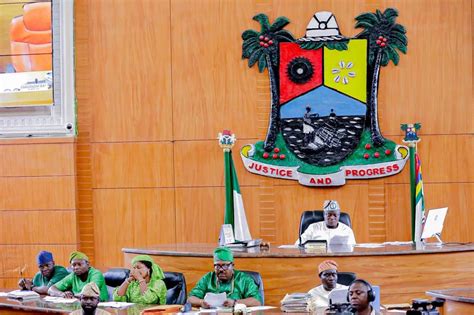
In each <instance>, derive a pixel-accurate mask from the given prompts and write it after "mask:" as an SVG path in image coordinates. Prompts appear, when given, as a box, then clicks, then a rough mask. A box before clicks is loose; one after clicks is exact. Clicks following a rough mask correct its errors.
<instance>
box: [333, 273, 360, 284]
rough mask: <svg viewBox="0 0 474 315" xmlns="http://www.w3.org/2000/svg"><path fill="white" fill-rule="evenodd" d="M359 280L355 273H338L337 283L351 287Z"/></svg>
mask: <svg viewBox="0 0 474 315" xmlns="http://www.w3.org/2000/svg"><path fill="white" fill-rule="evenodd" d="M355 279H357V277H356V274H355V273H354V272H338V273H337V283H339V284H342V285H347V286H348V285H349V284H351V283H352V281H354V280H355Z"/></svg>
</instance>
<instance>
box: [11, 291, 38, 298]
mask: <svg viewBox="0 0 474 315" xmlns="http://www.w3.org/2000/svg"><path fill="white" fill-rule="evenodd" d="M7 297H8V298H11V299H19V300H23V301H26V300H35V299H39V298H40V295H39V294H38V293H36V292H34V291H26V290H15V291H11V292H8V294H7Z"/></svg>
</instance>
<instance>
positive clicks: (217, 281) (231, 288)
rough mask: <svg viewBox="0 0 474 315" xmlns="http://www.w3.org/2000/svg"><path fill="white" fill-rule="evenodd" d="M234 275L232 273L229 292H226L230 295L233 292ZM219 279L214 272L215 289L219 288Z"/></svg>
mask: <svg viewBox="0 0 474 315" xmlns="http://www.w3.org/2000/svg"><path fill="white" fill-rule="evenodd" d="M234 280H235V279H234V275H232V280H231V282H230V292H229V293H228V295H231V294H232V293H234ZM219 283H220V281H219V279H218V278H217V273H216V288H217V290H219Z"/></svg>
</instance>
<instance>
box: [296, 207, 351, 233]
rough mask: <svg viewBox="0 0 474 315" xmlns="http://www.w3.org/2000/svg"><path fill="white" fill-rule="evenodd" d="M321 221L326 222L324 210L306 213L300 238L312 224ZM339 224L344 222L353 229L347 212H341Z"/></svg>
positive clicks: (302, 218) (301, 225)
mask: <svg viewBox="0 0 474 315" xmlns="http://www.w3.org/2000/svg"><path fill="white" fill-rule="evenodd" d="M321 221H324V211H322V210H307V211H304V212H303V213H302V214H301V220H300V231H299V236H301V234H303V233H304V231H306V229H307V228H308V226H310V225H311V224H312V223H316V222H321ZM339 222H342V223H344V224H345V225H347V226H349V227H350V228H352V224H351V217H350V216H349V214H348V213H346V212H341V215H340V216H339Z"/></svg>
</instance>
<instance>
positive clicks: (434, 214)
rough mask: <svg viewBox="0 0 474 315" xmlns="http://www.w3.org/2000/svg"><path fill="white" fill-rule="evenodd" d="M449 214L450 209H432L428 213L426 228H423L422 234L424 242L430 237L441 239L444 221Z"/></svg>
mask: <svg viewBox="0 0 474 315" xmlns="http://www.w3.org/2000/svg"><path fill="white" fill-rule="evenodd" d="M447 212H448V208H439V209H431V210H430V211H429V212H428V216H427V217H426V222H425V226H424V227H423V233H422V234H421V239H422V240H424V239H427V238H430V237H436V238H439V236H440V235H441V232H442V231H443V224H444V219H445V218H446V214H447Z"/></svg>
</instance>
